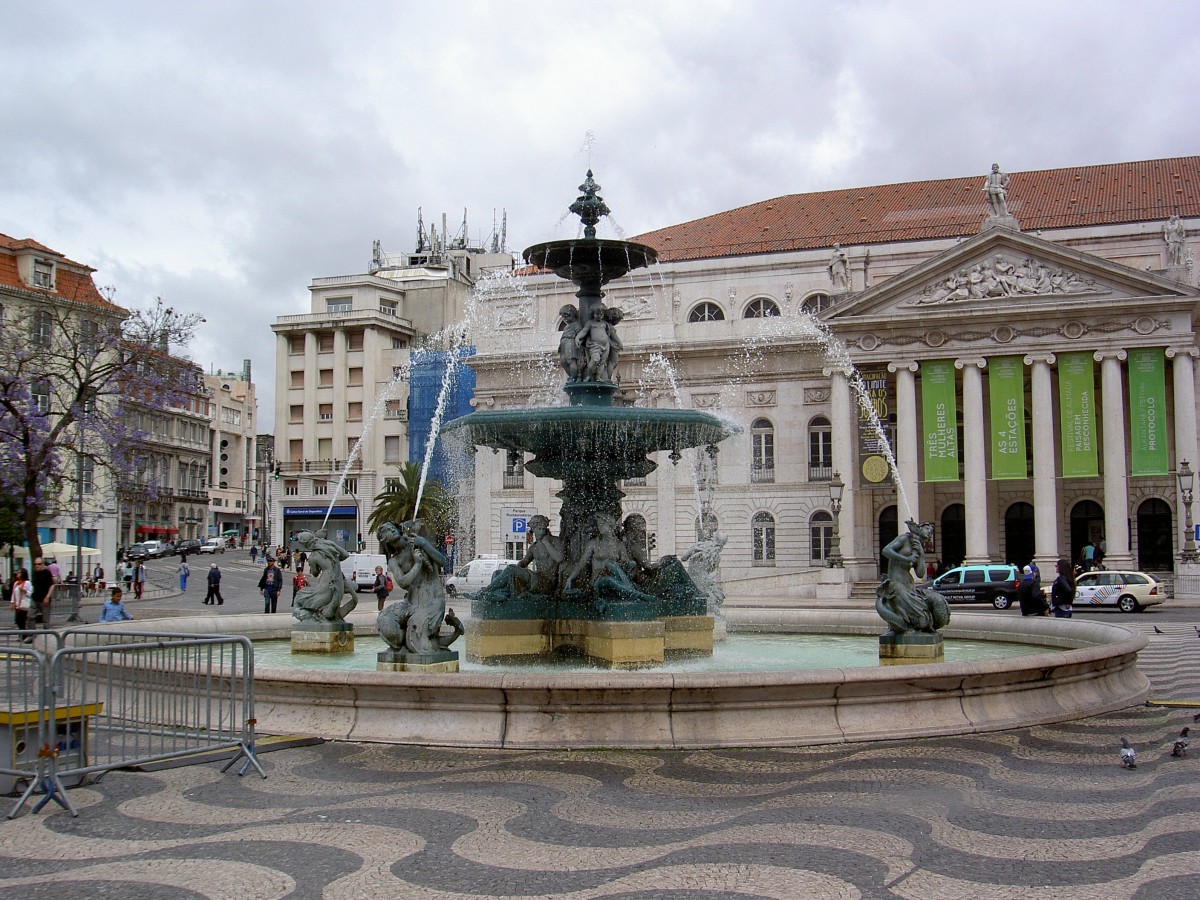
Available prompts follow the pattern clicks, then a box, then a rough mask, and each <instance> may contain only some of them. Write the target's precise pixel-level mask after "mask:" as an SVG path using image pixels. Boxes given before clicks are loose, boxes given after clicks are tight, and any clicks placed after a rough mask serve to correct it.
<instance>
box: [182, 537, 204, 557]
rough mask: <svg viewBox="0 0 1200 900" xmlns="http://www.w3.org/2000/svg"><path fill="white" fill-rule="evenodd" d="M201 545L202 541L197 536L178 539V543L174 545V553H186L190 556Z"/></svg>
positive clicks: (197, 550) (197, 551) (198, 549)
mask: <svg viewBox="0 0 1200 900" xmlns="http://www.w3.org/2000/svg"><path fill="white" fill-rule="evenodd" d="M203 546H204V542H203V541H201V540H199V539H197V538H193V539H192V540H187V541H180V542H179V543H177V544H176V545H175V555H176V556H183V554H185V553H186V554H188V555H189V556H191V555H192V554H193V553H199V552H200V548H201V547H203Z"/></svg>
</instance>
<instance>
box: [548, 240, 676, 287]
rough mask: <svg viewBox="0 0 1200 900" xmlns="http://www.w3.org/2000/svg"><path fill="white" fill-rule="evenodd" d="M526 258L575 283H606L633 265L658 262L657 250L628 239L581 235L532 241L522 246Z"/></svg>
mask: <svg viewBox="0 0 1200 900" xmlns="http://www.w3.org/2000/svg"><path fill="white" fill-rule="evenodd" d="M525 261H526V262H527V263H529V264H530V265H534V266H538V267H539V268H542V269H550V270H551V271H553V272H554V274H555V275H557V276H558V277H559V278H565V279H566V280H567V281H572V282H574V283H575V284H578V285H582V283H583V282H584V281H593V282H594V281H595V280H596V279H599V282H600V284H607V283H608V282H610V281H612V280H613V279H614V278H620V277H621V276H622V275H624V274H626V273H627V272H630V271H632V270H633V269H641V268H644V267H646V266H649V265H652V264H654V263H656V262H658V251H657V250H655V249H654V248H653V247H649V246H647V245H646V244H633V243H630V242H629V241H613V240H605V239H603V238H580V239H572V240H565V241H547V242H546V243H544V244H534V245H533V246H532V247H529V248H527V249H526V250H525Z"/></svg>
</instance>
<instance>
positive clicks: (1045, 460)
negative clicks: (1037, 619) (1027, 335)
mask: <svg viewBox="0 0 1200 900" xmlns="http://www.w3.org/2000/svg"><path fill="white" fill-rule="evenodd" d="M1025 365H1027V366H1030V367H1031V374H1030V385H1031V394H1032V399H1033V404H1032V409H1031V410H1030V416H1031V421H1032V422H1033V435H1032V437H1033V531H1034V544H1033V557H1034V561H1035V562H1036V563H1037V565H1038V568H1039V569H1040V570H1041V571H1042V572H1043V573H1048V572H1053V571H1054V564H1055V562H1056V561H1057V560H1058V558H1059V555H1060V554H1059V549H1058V537H1059V535H1058V482H1057V479H1056V478H1055V477H1054V431H1055V420H1054V390H1053V387H1052V385H1051V378H1050V375H1051V372H1050V367H1051V366H1052V365H1054V354H1052V353H1048V354H1045V355H1043V356H1026V357H1025ZM1043 577H1045V575H1043Z"/></svg>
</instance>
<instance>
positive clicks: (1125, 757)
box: [1121, 738, 1137, 769]
mask: <svg viewBox="0 0 1200 900" xmlns="http://www.w3.org/2000/svg"><path fill="white" fill-rule="evenodd" d="M1136 760H1137V751H1136V750H1134V749H1133V747H1131V746H1129V738H1121V768H1122V769H1136V768H1137V762H1136Z"/></svg>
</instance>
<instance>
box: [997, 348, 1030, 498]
mask: <svg viewBox="0 0 1200 900" xmlns="http://www.w3.org/2000/svg"><path fill="white" fill-rule="evenodd" d="M988 390H989V393H990V395H991V413H992V421H991V429H992V477H993V478H1028V477H1029V469H1028V466H1027V465H1026V459H1027V456H1026V453H1025V366H1024V364H1023V363H1022V360H1021V357H1019V356H1000V357H997V358H995V359H989V360H988Z"/></svg>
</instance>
